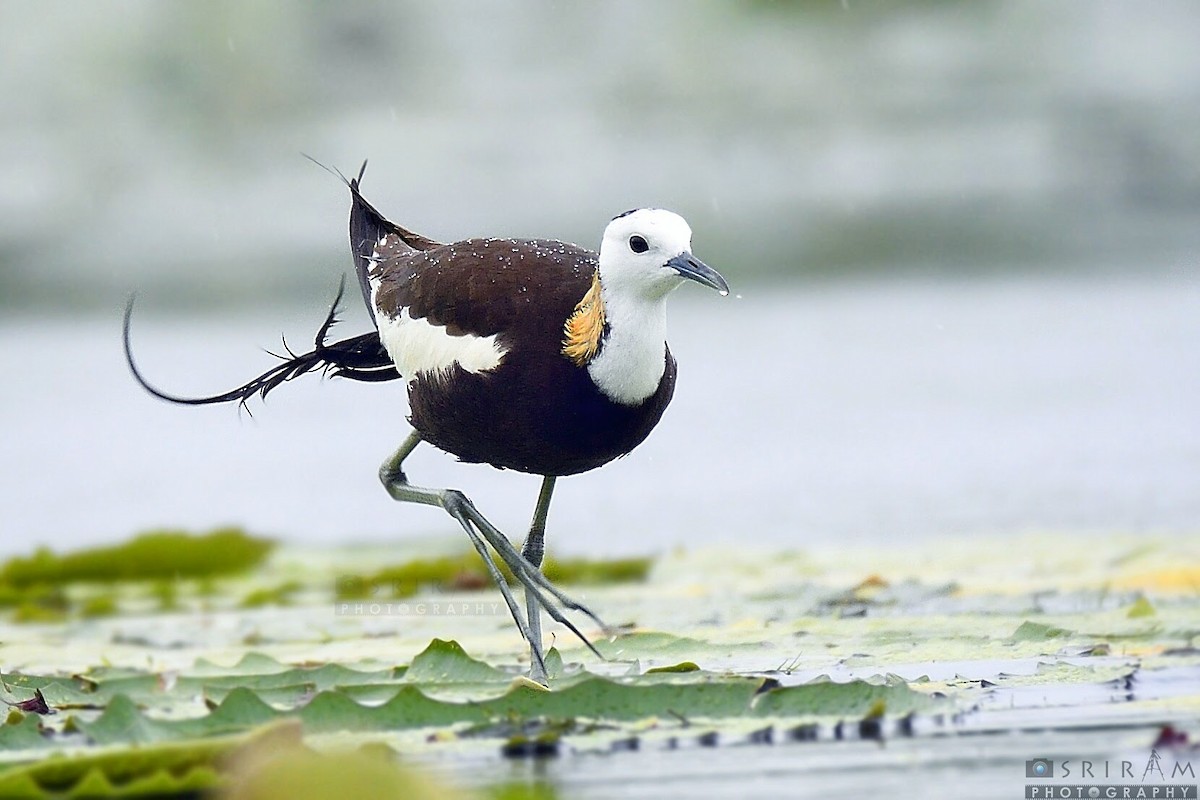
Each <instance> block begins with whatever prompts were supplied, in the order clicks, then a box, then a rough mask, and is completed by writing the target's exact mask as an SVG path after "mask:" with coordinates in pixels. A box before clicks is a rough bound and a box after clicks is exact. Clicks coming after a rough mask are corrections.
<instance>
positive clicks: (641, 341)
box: [587, 288, 667, 406]
mask: <svg viewBox="0 0 1200 800" xmlns="http://www.w3.org/2000/svg"><path fill="white" fill-rule="evenodd" d="M601 293H602V296H603V298H604V313H605V315H606V321H607V323H608V335H607V336H605V338H604V341H603V344H602V345H601V347H600V352H599V353H598V354H597V355H596V357H595V358H593V359H592V360H591V361H590V362H588V365H587V371H588V374H589V375H591V377H592V382H593V383H595V384H596V387H597V388H598V389H599V390H600V391H601V392H603V393H604V395H605V396H606V397H608V398H609V399H610V400H612V401H614V402H616V403H621V404H622V405H627V406H636V405H640V404H641V403H642V402H644V401H645V400H646V398H648V397H650V395H652V394H654V393H655V392H656V391H658V384H659V383H660V382H661V381H662V376H663V372H664V370H665V369H666V352H667V298H666V295H665V294H664V295H663V296H661V297H658V298H646V297H640V296H630V295H628V294H622V295H620V296H618V297H613V296H612V292H609V291H608V289H606V288H602V289H601Z"/></svg>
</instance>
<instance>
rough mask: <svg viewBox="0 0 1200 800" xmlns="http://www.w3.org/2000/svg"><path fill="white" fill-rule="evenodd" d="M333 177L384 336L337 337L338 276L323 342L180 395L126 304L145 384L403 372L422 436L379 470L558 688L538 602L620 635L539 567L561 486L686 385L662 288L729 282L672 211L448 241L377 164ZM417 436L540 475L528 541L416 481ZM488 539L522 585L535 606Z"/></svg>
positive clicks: (253, 387) (626, 447)
mask: <svg viewBox="0 0 1200 800" xmlns="http://www.w3.org/2000/svg"><path fill="white" fill-rule="evenodd" d="M321 166H324V165H321ZM326 169H328V168H326ZM330 171H331V172H332V173H333V174H335V175H337V176H338V177H339V178H340V179H341V180H342V181H343V182H344V183H345V185H346V186H347V187H348V188H349V190H350V197H351V205H350V225H349V228H350V249H351V254H352V256H353V261H354V268H355V274H356V275H357V278H358V283H359V287H360V289H361V292H362V297H363V301H364V303H365V304H366V306H367V309H368V311H369V312H370V316H371V319H372V321H373V323H374V326H375V329H374V330H373V331H369V332H367V333H364V334H359V335H357V336H353V337H350V338H347V339H343V340H341V341H337V342H333V343H328V342H327V341H326V339H327V338H328V334H329V331H330V329H331V328H332V326H333V325H334V324H335V323H336V322H337V321H338V314H339V313H340V305H341V301H342V298H343V294H344V289H345V279H344V278H343V281H342V284H341V286H340V287H339V289H338V292H337V295H336V297H335V299H334V302H333V304H332V305H331V306H330V309H329V313H328V314H327V315H326V318H325V321H324V323H323V324H322V325H321V326H320V328H319V329H318V331H317V334H316V336H315V338H314V343H313V344H314V346H313V349H312V351H310V352H308V353H303V354H300V355H297V354H295V353H294V352H292V351H291V349H290V348H289V349H288V350H287V356H279V357H280V359H281V360H282V363H280V364H278V365H276V366H275V367H274V368H272V369H270V370H268V371H266V372H264V373H263V374H262V375H259V376H258V377H257V378H255V379H253V380H251V381H249V382H248V383H246V384H244V385H242V386H240V387H238V388H236V389H233V390H231V391H228V392H224V393H220V394H216V395H211V396H206V397H182V396H178V395H174V394H171V393H168V392H165V391H163V390H161V389H158V388H157V387H155V386H154V385H152V384H151V383H150V382H149V381H148V380H147V379H146V378H145V377H144V376H143V374H142V372H141V370H140V369H139V368H138V366H137V363H136V361H135V360H134V357H133V352H132V347H131V342H130V325H131V317H132V313H133V303H134V298H133V297H131V298H130V299H129V302H128V304H127V305H126V308H125V318H124V326H123V342H124V349H125V358H126V362H127V365H128V367H129V369H130V371H131V372H132V374H133V377H134V378H135V380H136V381H137V382H138V383H139V384H140V385H141V386H142V388H143V389H145V390H146V391H148V392H149V393H150V394H152V395H154V396H155V397H158V398H160V399H163V400H167V401H169V402H173V403H181V404H188V405H202V404H210V403H222V402H237V403H239V404H241V405H242V406H243V407H245V406H246V403H247V401H248V400H249V399H251V398H252V397H253V396H254V395H255V394H258V395H260V396H261V397H262V398H264V399H265V397H266V395H267V394H268V393H269V392H270V391H272V390H274V389H275V388H277V387H278V386H280V385H282V384H283V383H285V382H286V381H289V380H293V379H295V378H298V377H300V376H301V375H304V374H307V373H310V372H314V371H322V372H324V373H326V374H331V375H333V376H336V377H343V378H348V379H351V380H358V381H367V382H384V381H390V380H396V379H399V380H402V381H403V382H404V383H405V385H406V388H407V398H408V408H409V415H408V422H409V424H410V425H411V427H412V431H411V432H410V433H409V435H408V436H407V438H406V439H405V440H404V441H403V443H401V444H400V446H399V447H398V448H397V449H396V450H395V452H394V453H393V454H392V455H391V456H389V457H388V458H387V459H386V460H385V461H384V462H383V464H382V466H380V468H379V478H380V481H381V482H382V484H383V486H384V488H385V489H386V490H387V492H388V494H389V495H390V496H391V497H392V498H393V499H395V500H397V501H399V502H403V503H418V504H425V505H430V506H436V507H440V508H441V509H443V510H444V511H445V512H446V513H448V514H449V515H450V516H451V517H452V518H453V519H454V520H455V521H456V522H457V523H458V525H459V526H460V527H461V528H462V529H463V531H464V532H465V533H466V535H467V537H468V538H469V540H470V542H471V544H472V545H473V547H474V548H475V550H476V551H477V552H478V553H479V555H480V557H481V558H482V560H483V563H484V565H485V567H486V569H487V571H488V573H489V575H490V576H491V578H492V580H493V581H494V582H495V583H496V585H497V587H498V588H499V590H500V593H501V595H502V597H503V600H504V602H505V604H506V605H507V607H508V610H509V613H510V614H511V615H512V617H513V620H514V621H515V623H516V626H517V628H518V630H519V632H520V634H521V636H522V637H523V639H524V640H525V642H526V643H527V644H528V646H529V651H530V668H529V676H530V678H531V679H533V680H535V681H538V682H540V683H542V684H547V683H548V675H547V670H546V664H545V651H544V650H543V644H542V636H541V612H542V611H543V610H544V611H545V612H546V613H547V614H548V615H549V616H550V617H551V618H552V619H554V620H555V621H557V622H559V623H560V624H563V625H564V626H566V627H567V628H568V629H569V630H570V631H572V632H573V633H574V634H575V635H576V636H578V637H579V638H580V639H581V640H582V641H583V643H584V644H585V645H586V646H587V647H588V648H589V649H590V650H591V651H592V652H593V653H594V654H595V655H596V656H597V657H600V658H603V656H601V654H600V653H599V651H598V650H597V649H596V648H595V646H594V645H593V644H592V643H591V641H590V640H589V639H588V638H587V637H586V636H585V635H584V634H583V633H582V632H581V631H580V630H579V628H578V626H576V625H575V624H574V623H573V622H572V621H571V619H570V618H569V617H568V616H567V615H566V614H565V613H564V612H566V611H573V612H579V613H582V614H584V615H586V616H588V617H589V618H591V619H592V620H593V621H594V622H595V623H596V624H597V625H598V626H600V628H601V630H604V631H608V628H607V627H606V626H605V625H604V623H603V621H602V620H601V619H600V618H599V617H598V616H597V615H596V614H595V613H594V612H592V611H591V609H589V608H588V607H587V606H585V605H583V604H582V603H579V602H577V601H575V600H573V599H572V598H570V597H569V596H568V595H566V594H564V593H563V592H561V591H560V590H559V589H558V588H557V587H555V586H554V585H553V584H552V583H551V582H550V581H549V580H547V579H546V577H545V576H544V575H543V574H542V572H541V564H542V559H543V556H544V552H545V532H546V522H547V517H548V514H549V508H550V501H551V497H552V496H553V493H554V488H555V485H556V481H557V480H558V479H559V478H562V477H566V476H570V475H577V474H579V473H583V472H587V471H589V470H593V469H596V468H597V467H600V466H603V465H604V464H607V463H609V462H611V461H613V460H614V459H616V458H619V457H622V456H625V455H627V454H628V453H630V452H631V451H632V450H633V449H634V448H636V447H637V446H638V445H639V444H641V443H642V442H643V441H644V440H645V439H646V437H647V436H648V435H649V434H650V432H651V431H652V430H653V429H654V428H655V426H656V425H657V424H658V422H659V421H660V419H661V418H662V416H663V412H664V411H665V410H666V408H667V405H668V404H669V403H670V402H671V398H672V396H673V394H674V390H675V380H676V372H677V365H676V362H675V359H674V357H673V356H672V354H671V350H670V348H669V347H668V345H667V339H666V328H667V315H666V303H667V298H668V297H669V296H670V295H671V293H672V292H673V291H674V290H675V289H677V288H679V287H680V286H681V285H683V284H685V283H689V282H691V283H696V284H699V285H700V286H703V287H707V288H709V289H713V290H716V291H717V292H719V293H720V294H721V295H722V296H725V295H728V293H729V284H728V283H727V282H726V280H725V278H724V277H723V276H722V275H721V274H720V273H719V272H718V271H717V270H715V269H713V268H712V267H710V266H708V265H707V264H705V263H704V262H703V261H701V260H700V259H698V258H696V257H695V256H694V255H693V254H692V244H691V240H692V230H691V228H690V227H689V225H688V223H687V222H686V221H685V220H684V219H683V217H681V216H679V215H678V214H676V213H674V212H672V211H668V210H665V209H660V208H638V209H633V210H630V211H625V212H623V213H620V214H617V215H616V216H615V217H613V218H612V219H611V221H609V222H608V224H607V226H606V227H605V229H604V232H603V236H602V237H601V241H600V247H599V251H598V252H594V251H591V250H588V249H586V248H583V247H580V246H578V245H574V244H570V243H567V242H563V241H558V240H553V239H515V238H494V237H488V238H469V239H464V240H461V241H457V242H453V243H442V242H438V241H435V240H433V239H430V238H427V237H425V236H422V235H420V234H417V233H415V232H413V231H411V230H408V229H407V228H404V227H402V226H400V225H398V224H396V223H394V222H391V221H389V220H388V219H387V218H385V217H384V216H383V215H382V214H381V213H380V212H379V211H377V210H376V209H375V207H374V206H372V205H371V204H370V203H369V202H368V201H367V200H366V199H365V198H364V196H363V194H362V191H361V184H362V181H363V177H364V174H365V171H366V162H363V165H362V168H361V169H360V170H359V172H358V174H357V176H356V177H354V178H351V179H347V178H346V177H345V176H344V175H342V173H341V172H339V171H337V170H330ZM285 347H286V344H285ZM422 443H428V444H430V445H432V446H434V447H436V448H437V449H439V450H442V451H444V452H447V453H450V454H451V455H454V456H456V457H457V458H458V459H459V460H460V461H463V462H468V463H483V464H490V465H491V466H493V467H496V468H499V469H502V470H504V469H508V470H515V471H517V472H523V473H529V474H532V475H538V476H541V478H542V482H541V486H540V490H539V493H538V497H537V501H536V503H535V506H534V511H533V518H532V521H531V523H530V527H529V531H528V533H527V535H526V537H525V540H524V542H523V545H522V547H521V549H520V550H518V549H517V548H516V547H515V546H514V545H513V544H512V542H510V541H509V539H508V538H507V537H506V536H505V535H504V534H503V533H501V532H500V531H499V530H498V529H497V528H496V527H495V526H494V525H492V523H491V522H489V521H488V520H487V518H486V517H485V516H484V515H483V514H482V513H480V512H479V510H478V509H477V508H476V507H475V505H474V503H473V502H472V501H471V500H470V499H469V498H468V497H467V495H466V494H464V493H463V492H462V491H460V490H457V489H442V488H427V487H422V486H419V485H417V484H414V483H412V482H410V481H409V478H408V475H407V473H406V472H405V470H404V462H405V460H406V459H407V458H408V456H409V455H410V454H411V453H412V452H413V450H414V449H415V448H416V447H417V446H418V445H420V444H422ZM489 548H490V549H491V550H492V551H494V552H495V554H496V556H498V557H499V559H500V561H501V562H502V563H503V564H505V565H506V566H507V567H508V569H509V571H510V573H511V574H512V575H513V577H514V578H515V579H516V581H517V582H519V583H520V584H521V585H522V587H523V588H524V594H525V608H524V610H522V609H521V607H520V604H518V603H517V601H516V598H515V597H514V596H513V594H512V591H511V587H510V586H509V584H508V582H507V580H506V579H505V577H504V575H503V573H502V572H501V570H500V568H499V565H498V564H497V562H496V560H495V559H494V558H493V557H492V554H491V552H489ZM559 606H561V608H559Z"/></svg>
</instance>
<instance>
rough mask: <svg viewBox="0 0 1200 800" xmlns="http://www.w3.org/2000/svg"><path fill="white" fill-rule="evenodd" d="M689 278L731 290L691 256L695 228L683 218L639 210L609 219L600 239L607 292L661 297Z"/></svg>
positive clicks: (602, 278) (725, 291) (723, 290)
mask: <svg viewBox="0 0 1200 800" xmlns="http://www.w3.org/2000/svg"><path fill="white" fill-rule="evenodd" d="M685 280H694V281H696V282H697V283H700V284H703V285H704V286H708V287H710V288H712V289H716V290H717V291H719V292H720V293H721V294H728V292H729V285H728V284H727V283H725V279H724V278H722V277H721V275H720V274H719V273H718V272H717V271H716V270H714V269H713V268H712V267H709V266H708V265H706V264H705V263H704V262H702V261H700V260H698V259H697V258H695V257H694V256H693V255H692V229H691V228H690V227H689V226H688V224H687V222H685V221H684V219H683V217H681V216H679V215H678V214H675V213H673V212H671V211H665V210H663V209H661V208H639V209H637V210H634V211H626V212H625V213H624V214H621V215H619V216H617V217H615V218H614V219H613V221H612V222H610V223H608V227H607V228H605V229H604V239H603V240H602V241H601V242H600V283H601V284H602V285H603V286H604V289H605V291H606V293H610V294H616V295H636V296H639V297H641V298H643V299H646V300H659V299H662V298H664V297H666V296H667V295H668V294H669V293H670V292H671V291H672V290H674V289H676V288H678V287H679V286H680V285H681V284H682V283H683V282H684V281H685Z"/></svg>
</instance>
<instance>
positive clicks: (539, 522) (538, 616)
mask: <svg viewBox="0 0 1200 800" xmlns="http://www.w3.org/2000/svg"><path fill="white" fill-rule="evenodd" d="M554 480H555V477H554V476H553V475H546V476H545V477H543V478H542V489H541V491H540V492H538V499H537V506H536V507H535V508H534V510H533V522H532V523H530V525H529V535H528V536H526V537H525V544H524V545H523V546H522V547H521V555H522V556H524V557H525V560H526V561H528V562H529V565H530V566H531V567H533V568H534V569H539V570H540V567H541V566H542V556H543V555H544V554H545V552H546V546H545V539H546V516H547V515H548V514H549V513H550V497H551V495H553V494H554ZM525 614H526V616H527V619H528V621H529V678H530V679H531V680H535V681H537V682H538V683H546V681H547V680H548V676H547V675H546V674H545V673H544V672H539V671H538V663H537V659H535V658H534V656H533V654H534V653H535V652H537V653H544V652H545V651H544V650H542V607H541V606H540V605H538V601H537V598H536V597H534V595H533V593H532V592H530V591H529V590H528V589H526V590H525Z"/></svg>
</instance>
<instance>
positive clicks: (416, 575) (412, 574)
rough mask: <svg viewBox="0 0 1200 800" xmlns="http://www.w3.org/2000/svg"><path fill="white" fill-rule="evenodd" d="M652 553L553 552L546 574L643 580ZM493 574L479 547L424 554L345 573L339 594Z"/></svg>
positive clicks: (462, 585) (401, 589) (580, 579)
mask: <svg viewBox="0 0 1200 800" xmlns="http://www.w3.org/2000/svg"><path fill="white" fill-rule="evenodd" d="M651 563H652V560H651V559H650V558H618V559H611V560H599V559H586V558H571V559H562V560H560V559H557V558H554V557H552V556H550V557H547V558H546V560H545V561H544V563H543V564H542V571H543V572H544V573H545V575H546V577H547V578H548V579H550V580H551V581H553V582H555V583H560V584H587V585H598V584H610V583H631V582H636V581H643V580H645V579H646V575H647V574H648V573H649V571H650V565H651ZM500 571H501V572H502V573H503V574H504V577H505V579H506V580H508V581H509V582H510V583H511V582H512V581H513V580H514V578H513V574H512V572H511V571H510V570H509V569H508V567H507V566H505V565H504V564H503V563H501V564H500ZM491 585H492V581H491V578H489V577H488V574H487V570H486V569H485V568H484V566H483V562H482V561H480V560H479V556H478V554H476V553H475V552H473V551H472V552H466V553H463V554H461V555H457V556H442V557H440V558H420V559H414V560H412V561H406V562H404V563H403V564H396V565H393V566H390V567H384V568H383V569H381V570H379V571H378V572H375V573H373V574H370V575H362V576H342V577H341V578H340V579H339V580H338V583H337V587H336V591H337V597H338V599H339V600H361V599H364V598H367V597H376V598H378V597H391V598H400V597H410V596H412V595H414V594H416V593H417V591H418V590H420V589H421V588H436V589H440V590H442V591H461V590H463V589H478V588H485V587H490V586H491Z"/></svg>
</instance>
